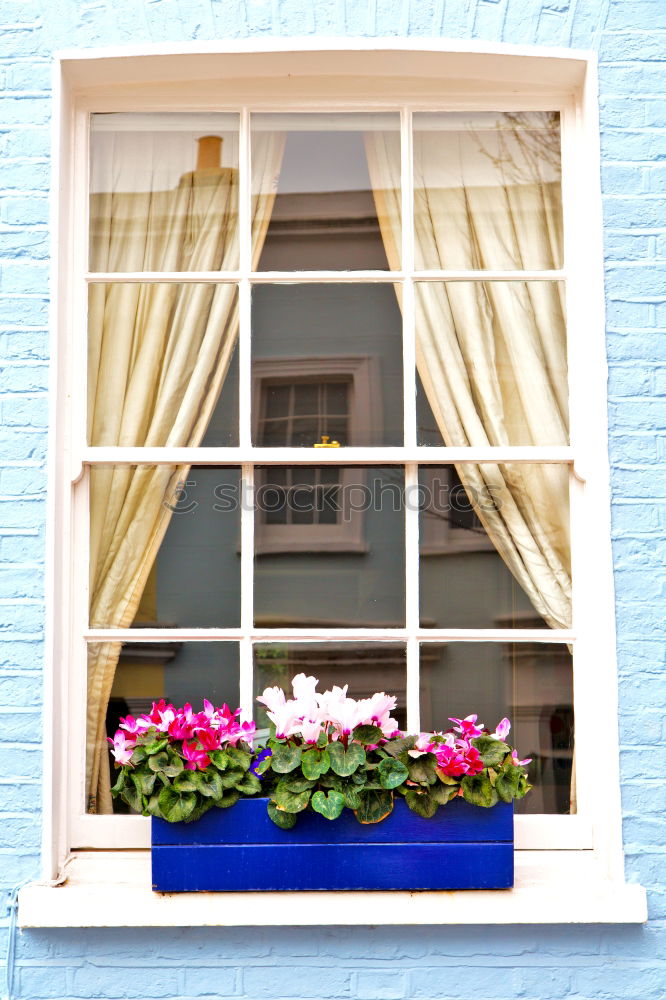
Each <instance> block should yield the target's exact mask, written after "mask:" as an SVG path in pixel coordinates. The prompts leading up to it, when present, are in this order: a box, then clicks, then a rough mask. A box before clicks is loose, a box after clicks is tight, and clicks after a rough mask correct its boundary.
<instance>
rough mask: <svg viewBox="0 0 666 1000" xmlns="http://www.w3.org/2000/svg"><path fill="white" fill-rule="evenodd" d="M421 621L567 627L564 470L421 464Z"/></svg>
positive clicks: (521, 465) (429, 623)
mask: <svg viewBox="0 0 666 1000" xmlns="http://www.w3.org/2000/svg"><path fill="white" fill-rule="evenodd" d="M419 480H420V487H421V490H420V492H421V495H420V497H419V503H420V508H421V512H420V532H419V534H420V556H421V558H420V603H421V624H422V626H424V627H426V628H428V627H435V628H546V627H548V626H550V627H551V628H568V627H569V626H570V624H571V558H570V541H569V469H568V466H564V465H536V464H535V465H532V464H529V465H528V464H525V463H517V462H514V463H511V464H503V465H492V464H490V463H483V464H480V465H476V464H473V463H471V462H465V463H461V464H460V465H458V466H455V467H454V466H427V467H422V468H421V470H420V474H419Z"/></svg>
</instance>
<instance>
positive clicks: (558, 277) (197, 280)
mask: <svg viewBox="0 0 666 1000" xmlns="http://www.w3.org/2000/svg"><path fill="white" fill-rule="evenodd" d="M410 215H411V213H410ZM406 266H407V265H406V264H405V267H406ZM244 276H247V277H248V278H249V279H250V281H251V282H252V284H253V285H294V284H315V283H318V282H324V281H325V282H327V283H328V284H339V285H341V284H372V283H373V282H374V283H379V284H387V285H394V284H396V282H399V283H402V282H405V281H408V280H411V279H412V278H413V280H414V281H564V280H565V279H566V271H565V270H564V269H560V270H557V271H481V270H479V271H435V270H433V271H413V272H412V273H409V272H407V271H406V270H402V271H252V270H250V269H249V268H248V269H247V270H246V271H244V272H243V271H89V272H88V273H86V274H85V275H84V280H85V281H86V282H88V283H89V284H97V285H99V284H107V285H113V284H116V285H117V284H134V285H136V284H142V283H144V284H148V283H149V282H154V283H156V284H159V283H162V284H179V285H192V284H216V285H221V284H227V285H228V284H233V283H234V282H237V281H239V280H241V278H243V277H244Z"/></svg>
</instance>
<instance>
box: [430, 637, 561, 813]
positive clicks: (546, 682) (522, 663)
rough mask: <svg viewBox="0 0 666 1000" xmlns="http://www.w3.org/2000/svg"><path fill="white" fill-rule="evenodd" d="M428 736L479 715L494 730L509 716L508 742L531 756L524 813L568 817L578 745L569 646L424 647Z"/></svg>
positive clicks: (522, 805)
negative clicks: (454, 719)
mask: <svg viewBox="0 0 666 1000" xmlns="http://www.w3.org/2000/svg"><path fill="white" fill-rule="evenodd" d="M420 663H421V729H422V730H423V731H428V732H430V731H433V730H447V729H449V728H450V727H451V722H450V721H449V719H450V718H451V717H457V718H465V716H467V715H470V714H471V713H472V712H476V713H477V714H478V716H479V722H480V723H484V724H485V725H486V726H487V727H488V728H489V729H491V730H492V729H494V728H495V726H496V725H497V723H498V722H499V721H500V719H502V718H503V717H504V716H508V718H509V719H510V720H511V723H512V729H511V733H510V737H509V742H510V743H511V744H512V745H513V746H515V747H516V749H517V750H518V752H519V755H520V757H521V758H526V757H532V758H533V760H532V763H531V764H530V765H529V768H528V774H529V780H530V782H531V783H532V785H533V786H534V788H533V790H532V791H531V792H530V793H529V795H528V796H527V797H526V798H525V799H521V800H520V801H519V802H516V811H517V812H522V813H525V812H528V813H568V812H570V811H571V812H573V811H575V804H574V806H573V808H572V772H573V746H574V715H573V673H572V657H571V653H570V652H569V650H568V649H567V646H566V645H564V644H562V643H541V642H517V643H510V642H507V643H491V642H486V643H484V642H448V643H429V642H428V643H422V644H421V657H420Z"/></svg>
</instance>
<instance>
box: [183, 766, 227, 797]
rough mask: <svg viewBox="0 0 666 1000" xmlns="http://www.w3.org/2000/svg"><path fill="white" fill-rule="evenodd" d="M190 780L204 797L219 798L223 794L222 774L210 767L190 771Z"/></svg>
mask: <svg viewBox="0 0 666 1000" xmlns="http://www.w3.org/2000/svg"><path fill="white" fill-rule="evenodd" d="M190 780H191V781H192V783H193V784H194V785H195V786H196V790H197V791H198V792H199V793H200V794H201V795H203V797H204V798H206V799H221V798H222V796H223V795H224V785H223V784H222V775H221V774H219V772H218V771H214V770H213V769H212V768H206V770H205V771H191V772H190Z"/></svg>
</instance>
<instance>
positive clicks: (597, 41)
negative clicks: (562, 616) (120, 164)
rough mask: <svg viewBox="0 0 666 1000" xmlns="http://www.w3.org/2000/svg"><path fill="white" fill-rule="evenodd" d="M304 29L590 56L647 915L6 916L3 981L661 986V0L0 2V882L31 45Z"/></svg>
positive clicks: (34, 840) (39, 462) (20, 412)
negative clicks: (416, 923)
mask: <svg viewBox="0 0 666 1000" xmlns="http://www.w3.org/2000/svg"><path fill="white" fill-rule="evenodd" d="M314 34H324V35H345V34H347V35H367V36H369V37H374V36H404V37H407V36H410V37H419V36H422V37H433V36H446V37H453V38H479V39H484V40H491V41H497V40H504V41H509V42H515V43H527V44H532V43H534V44H541V45H564V46H567V45H573V46H576V47H581V48H588V47H597V48H598V49H599V52H600V59H601V67H600V69H601V74H600V79H601V95H602V97H601V122H602V151H603V161H604V165H603V190H604V199H605V201H604V204H605V220H606V234H605V240H606V256H607V261H606V262H607V279H608V283H607V310H608V314H607V326H608V334H607V336H608V354H609V359H610V363H611V371H610V381H609V413H610V435H611V437H610V448H611V458H612V465H613V543H614V554H615V572H616V590H617V614H618V636H619V669H620V704H621V718H620V728H621V743H622V769H623V770H622V773H623V808H624V837H625V845H626V865H627V873H628V877H629V878H630V879H632V880H635V881H640V882H641V883H643V884H644V885H646V886H647V887H648V889H649V906H650V921H649V923H648V925H647V926H645V927H624V928H623V927H607V928H604V927H600V928H595V927H582V928H561V927H560V928H558V927H544V928H536V929H529V928H521V929H515V928H511V927H504V928H502V927H499V928H490V929H489V930H482V929H479V928H455V927H453V928H436V929H433V930H430V929H428V928H427V927H424V928H406V929H393V928H389V929H387V928H384V929H377V928H367V929H354V930H346V929H341V928H333V929H296V930H294V929H259V930H257V931H253V932H251V931H245V930H243V931H240V930H222V929H217V930H210V929H197V930H160V931H159V932H157V931H153V930H150V929H146V930H141V931H135V930H132V931H124V930H111V931H105V932H100V931H89V932H81V931H76V932H67V931H57V932H53V931H43V932H29V933H28V932H26V933H24V934H22V935H20V937H19V940H18V947H17V988H18V995H20V996H21V997H24V998H30V1000H39V998H42V997H43V998H47V997H53V998H58V1000H64V998H70V997H72V998H73V997H84V998H85V997H87V998H93V997H109V998H120V997H123V998H125V997H126V998H130V997H131V998H137V1000H139V998H140V1000H150V998H153V997H155V998H157V997H159V998H173V1000H175V998H179V1000H185V998H195V997H216V998H227V997H230V998H231V997H240V998H246V1000H255V998H256V1000H260V998H261V1000H263V998H266V1000H268V998H276V1000H278V998H279V1000H287V998H297V997H298V998H315V997H316V998H342V997H344V998H355V997H356V998H359V1000H379V998H382V1000H402V998H407V997H410V998H412V997H413V998H423V1000H453V998H455V1000H471V998H472V997H475V998H477V997H480V998H484V1000H514V998H523V997H524V998H528V1000H556V998H557V1000H560V998H564V997H571V998H572V1000H602V998H608V1000H663V998H664V997H665V996H666V973H665V969H666V958H665V956H666V894H665V893H664V890H663V889H662V888H661V887H660V886H661V876H662V875H663V865H664V862H665V861H666V834H665V833H664V827H663V823H662V822H661V818H662V816H663V812H664V807H665V806H666V802H665V801H664V788H663V773H664V763H665V762H664V753H663V745H664V738H665V736H666V724H665V722H664V719H665V713H664V701H665V699H666V674H665V673H664V669H663V650H664V644H663V638H664V635H663V631H664V630H663V624H662V622H663V606H664V583H663V580H664V573H663V568H664V562H665V561H666V546H664V543H663V540H662V536H663V533H664V527H665V526H666V497H665V484H664V477H663V475H662V476H661V478H660V476H659V471H660V465H659V463H662V464H661V469H663V461H664V458H665V457H666V446H665V444H664V440H665V439H664V427H665V425H666V336H665V334H666V295H665V292H666V225H665V216H666V212H665V210H666V143H665V142H664V138H665V132H666V100H665V99H664V93H665V92H666V71H665V69H664V66H665V63H664V58H665V53H666V0H611V2H610V3H606V2H605V0H541V2H540V0H411V2H410V0H311V2H308V0H95V2H91V3H78V2H75V0H0V40H1V48H0V155H1V157H2V172H1V175H0V369H1V371H0V456H1V462H2V468H1V471H0V636H1V638H2V642H0V891H2V892H7V891H8V890H9V888H10V887H11V886H12V885H13V884H15V883H16V882H18V881H21V880H22V879H24V878H27V877H31V876H34V875H36V874H37V873H38V870H39V861H38V841H39V818H40V817H39V780H40V772H41V748H40V724H41V707H42V706H41V698H42V693H41V692H42V676H41V665H42V654H43V647H42V629H43V621H44V601H43V577H42V567H43V561H44V515H45V489H46V477H45V467H44V456H45V450H46V423H47V370H48V327H47V308H48V295H49V289H48V272H47V265H46V258H47V255H48V249H47V248H48V239H49V230H48V183H49V131H48V129H49V119H50V115H51V103H50V94H49V87H50V76H49V62H50V55H51V52H52V51H53V50H54V49H57V48H62V47H81V48H83V47H86V46H97V45H118V44H123V43H137V42H141V41H153V42H156V41H165V40H166V41H174V42H175V41H181V40H191V39H209V38H223V37H228V38H234V37H245V36H255V37H257V36H272V35H278V36H279V35H314ZM647 775H654V777H648V776H647ZM17 845H20V846H17ZM5 943H6V921H5V920H4V918H3V917H2V906H1V905H0V956H2V955H3V954H4V947H5ZM0 961H1V958H0Z"/></svg>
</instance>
